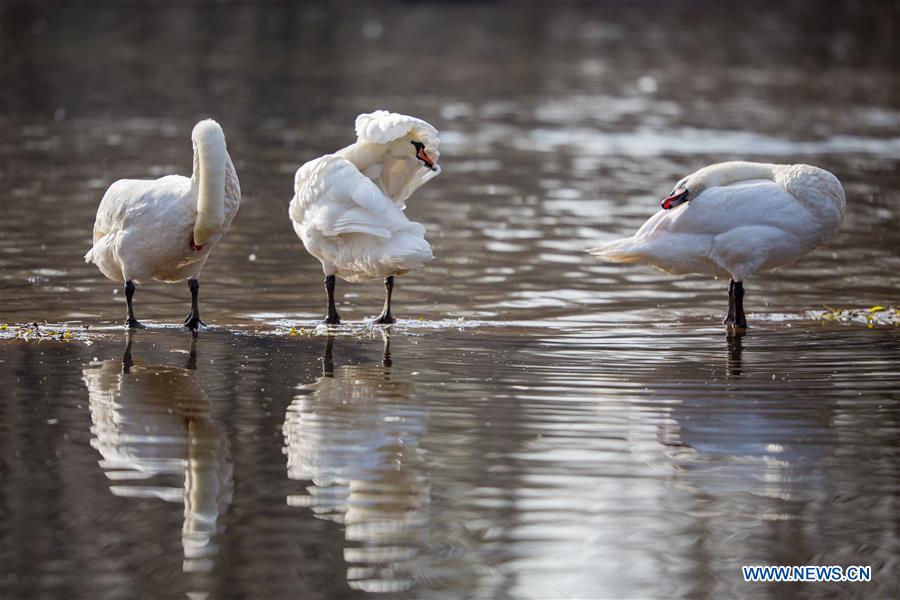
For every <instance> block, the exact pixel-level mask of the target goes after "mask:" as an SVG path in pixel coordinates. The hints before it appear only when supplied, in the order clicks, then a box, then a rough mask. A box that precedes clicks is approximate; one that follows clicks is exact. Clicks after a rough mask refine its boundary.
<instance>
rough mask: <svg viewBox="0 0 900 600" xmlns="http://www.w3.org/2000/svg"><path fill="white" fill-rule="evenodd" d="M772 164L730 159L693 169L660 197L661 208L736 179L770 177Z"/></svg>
mask: <svg viewBox="0 0 900 600" xmlns="http://www.w3.org/2000/svg"><path fill="white" fill-rule="evenodd" d="M772 167H773V165H770V164H766V163H752V162H745V161H732V162H724V163H718V164H714V165H709V166H706V167H703V168H702V169H700V170H698V171H694V172H693V173H691V174H690V175H688V176H687V177H685V178H683V179H682V180H681V181H679V182H678V183H676V184H675V187H674V188H673V189H672V192H671V193H670V194H669V195H668V196H666V197H665V198H663V199H662V203H661V204H660V206H662V208H663V210H669V209H670V208H675V207H676V206H679V205H681V204H684V203H685V202H688V201H689V200H692V199H693V198H696V197H697V196H699V195H700V194H702V193H703V192H704V191H705V190H707V189H709V188H712V187H717V186H721V185H729V184H732V183H734V182H736V181H744V180H748V179H770V178H771V177H772Z"/></svg>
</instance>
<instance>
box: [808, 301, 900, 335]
mask: <svg viewBox="0 0 900 600" xmlns="http://www.w3.org/2000/svg"><path fill="white" fill-rule="evenodd" d="M825 309H826V310H824V311H822V312H821V313H820V314H819V315H818V318H819V319H820V320H822V321H836V322H839V323H865V324H866V327H868V328H869V329H875V328H876V327H884V326H894V327H896V326H897V325H898V324H900V311H898V310H897V309H896V308H894V307H893V306H888V307H886V308H885V307H884V306H882V305H880V304H878V305H876V306H873V307H871V308H831V307H829V306H826V307H825Z"/></svg>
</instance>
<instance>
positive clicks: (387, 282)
mask: <svg viewBox="0 0 900 600" xmlns="http://www.w3.org/2000/svg"><path fill="white" fill-rule="evenodd" d="M393 293H394V276H393V275H391V276H390V277H385V278H384V308H383V309H381V314H380V315H379V316H378V318H377V319H375V322H376V323H379V324H381V325H390V324H391V323H396V322H397V319H395V318H394V315H392V314H391V295H392V294H393Z"/></svg>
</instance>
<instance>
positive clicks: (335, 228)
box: [291, 155, 409, 238]
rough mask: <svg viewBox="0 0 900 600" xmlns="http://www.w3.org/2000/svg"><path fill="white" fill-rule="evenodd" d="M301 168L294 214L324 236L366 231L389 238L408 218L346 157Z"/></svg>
mask: <svg viewBox="0 0 900 600" xmlns="http://www.w3.org/2000/svg"><path fill="white" fill-rule="evenodd" d="M301 171H303V173H302V176H301V172H299V171H298V175H297V183H296V190H295V192H296V193H295V197H294V201H293V202H292V203H291V217H292V218H293V219H294V220H295V221H297V222H304V223H307V225H311V226H313V227H314V228H315V229H317V230H319V231H320V232H321V233H322V234H323V235H326V236H335V235H340V234H342V233H365V234H368V235H375V236H378V237H383V238H389V237H391V234H392V233H394V232H396V231H399V230H402V229H405V228H406V227H408V226H409V220H408V219H407V218H406V216H405V215H404V214H403V212H402V211H401V210H400V209H399V208H397V206H396V205H395V204H394V203H393V202H392V201H391V199H390V198H388V197H387V196H385V194H384V193H383V192H382V191H381V190H380V189H379V188H378V186H377V185H375V184H374V183H373V182H372V180H371V179H369V178H368V177H366V176H365V175H363V174H362V173H360V172H359V169H357V168H356V166H355V165H353V163H351V162H350V161H348V160H346V159H345V158H342V157H339V156H335V155H329V156H326V157H323V158H321V159H317V161H316V164H315V165H312V166H311V167H309V168H308V167H307V165H304V166H303V167H301Z"/></svg>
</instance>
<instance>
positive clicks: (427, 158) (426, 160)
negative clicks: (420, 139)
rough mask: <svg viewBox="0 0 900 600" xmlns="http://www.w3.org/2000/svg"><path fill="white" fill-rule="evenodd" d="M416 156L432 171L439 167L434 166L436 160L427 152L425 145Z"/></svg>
mask: <svg viewBox="0 0 900 600" xmlns="http://www.w3.org/2000/svg"><path fill="white" fill-rule="evenodd" d="M416 158H418V159H419V160H421V161H422V162H423V163H425V166H426V167H428V168H429V169H431V170H432V171H437V167H435V166H434V161H433V160H431V157H430V156H428V154H426V153H425V146H422V147H421V148H419V150H418V152H416Z"/></svg>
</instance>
